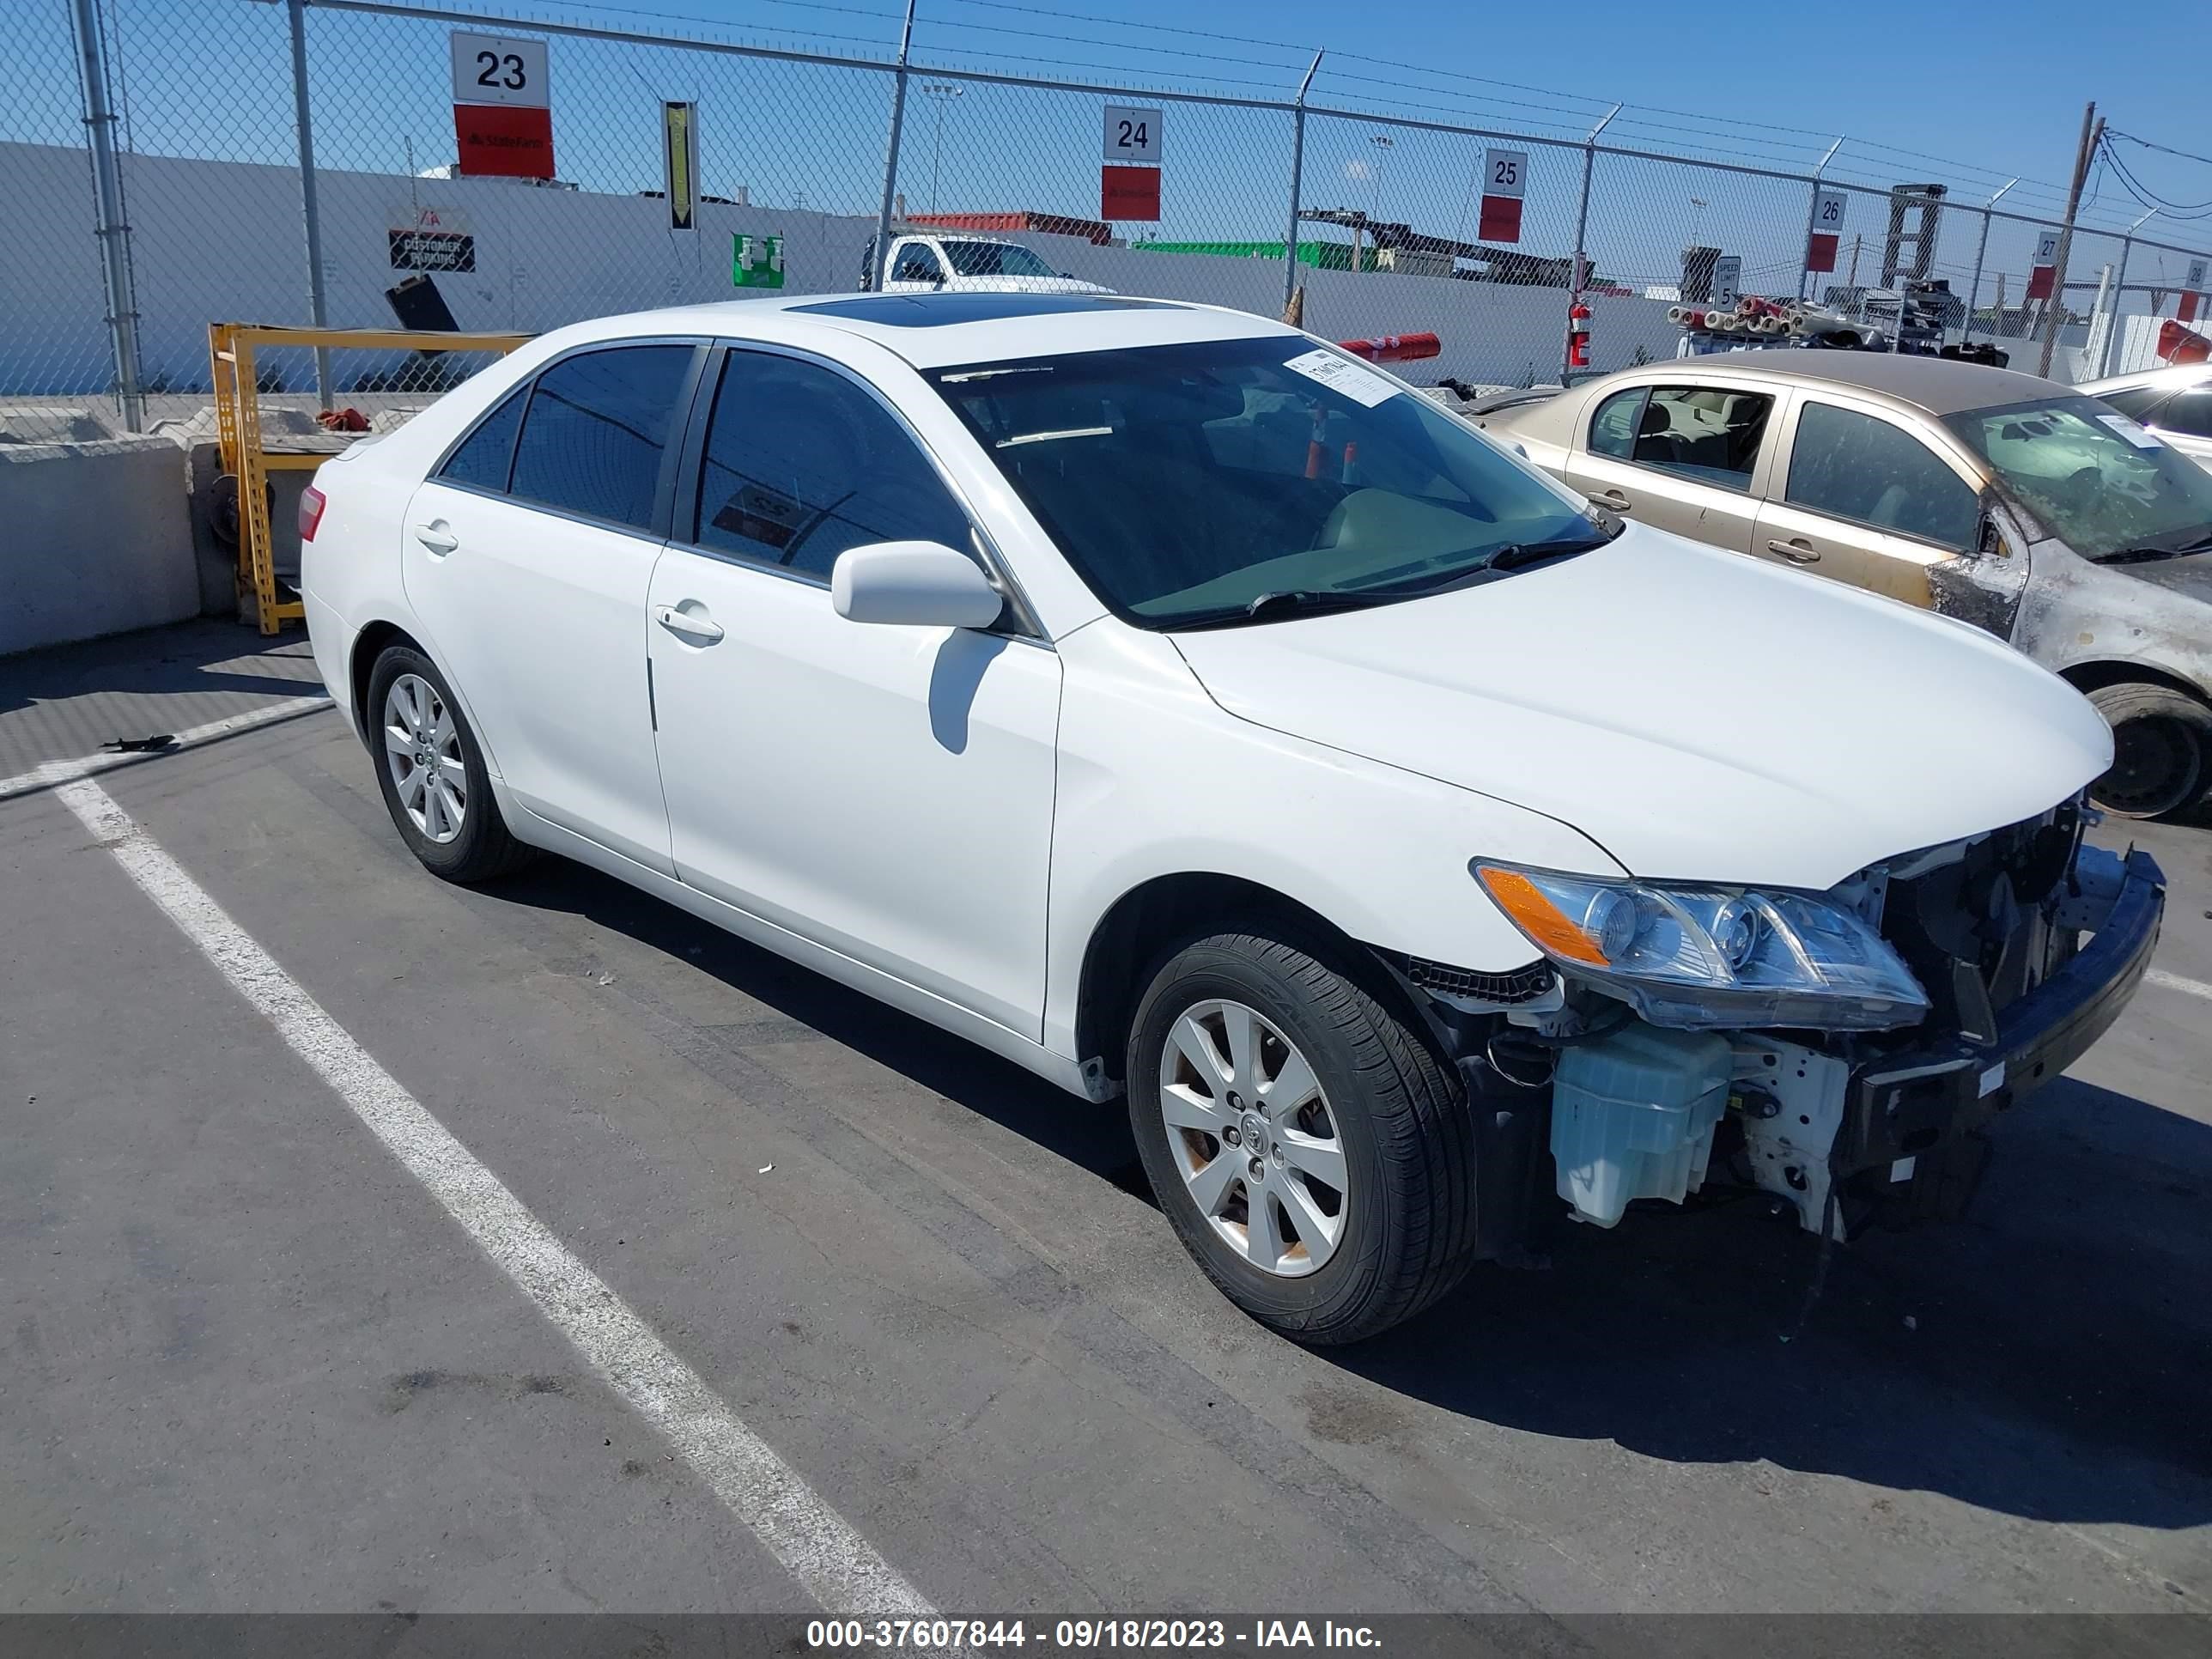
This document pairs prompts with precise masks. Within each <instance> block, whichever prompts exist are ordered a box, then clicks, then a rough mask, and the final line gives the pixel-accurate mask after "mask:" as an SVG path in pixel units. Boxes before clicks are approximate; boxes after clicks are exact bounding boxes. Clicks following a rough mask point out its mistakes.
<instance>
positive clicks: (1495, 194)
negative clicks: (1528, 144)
mask: <svg viewBox="0 0 2212 1659" xmlns="http://www.w3.org/2000/svg"><path fill="white" fill-rule="evenodd" d="M1527 194H1528V151H1527V150H1525V149H1486V150H1485V151H1483V153H1482V219H1481V222H1480V223H1479V224H1477V225H1476V227H1475V231H1474V234H1475V236H1476V237H1477V239H1478V240H1482V241H1485V242H1517V241H1519V240H1521V198H1522V197H1524V196H1526V195H1527Z"/></svg>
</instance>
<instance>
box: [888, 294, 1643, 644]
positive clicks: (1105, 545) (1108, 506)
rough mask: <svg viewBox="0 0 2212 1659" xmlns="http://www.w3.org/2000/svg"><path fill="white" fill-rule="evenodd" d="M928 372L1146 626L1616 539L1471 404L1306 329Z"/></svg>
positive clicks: (1426, 584) (1071, 549)
mask: <svg viewBox="0 0 2212 1659" xmlns="http://www.w3.org/2000/svg"><path fill="white" fill-rule="evenodd" d="M932 379H933V383H934V384H935V385H936V386H937V388H938V390H939V392H940V393H941V394H942V395H943V396H944V398H945V400H946V401H947V402H948V403H950V404H951V405H952V407H953V409H954V410H956V411H957V413H958V414H959V416H960V418H961V419H962V421H963V422H965V423H966V425H967V427H968V429H969V431H970V432H971V433H972V434H973V435H975V439H976V441H978V442H979V443H980V444H981V446H982V447H983V449H984V451H985V453H987V454H988V455H989V456H990V457H991V459H993V460H994V462H995V463H996V464H997V465H998V467H999V469H1000V471H1001V472H1002V473H1003V474H1004V475H1005V476H1006V480H1007V482H1008V483H1010V484H1011V485H1012V487H1013V489H1014V490H1015V492H1016V493H1017V494H1018V495H1020V496H1021V498H1022V500H1023V501H1024V504H1026V505H1027V507H1029V509H1030V512H1031V513H1033V514H1035V515H1036V519H1037V520H1038V521H1039V522H1040V523H1041V524H1042V526H1044V528H1045V530H1046V531H1047V532H1048V533H1049V534H1050V535H1051V536H1052V538H1054V541H1055V542H1056V543H1057V544H1059V546H1060V550H1061V552H1062V553H1063V554H1064V555H1065V556H1066V558H1067V560H1068V562H1070V563H1071V564H1072V565H1073V567H1074V568H1075V569H1076V571H1077V573H1078V574H1079V575H1081V576H1082V578H1083V580H1085V582H1086V583H1088V584H1089V586H1090V587H1091V591H1092V592H1094V593H1095V594H1097V596H1098V598H1099V599H1100V600H1101V602H1103V604H1105V605H1109V606H1110V607H1111V608H1112V609H1113V610H1114V611H1115V612H1116V613H1117V614H1118V615H1120V616H1121V617H1125V618H1126V619H1127V620H1128V621H1130V622H1132V623H1135V624H1137V625H1138V626H1140V627H1146V628H1152V629H1172V628H1177V627H1200V626H1218V625H1227V624H1233V623H1242V622H1246V621H1250V622H1262V621H1267V620H1271V619H1273V618H1275V617H1277V616H1278V615H1279V614H1287V613H1288V612H1289V611H1293V610H1297V609H1301V608H1305V607H1306V606H1308V605H1318V606H1325V607H1327V608H1332V609H1333V608H1340V607H1342V606H1347V605H1352V604H1370V603H1377V604H1379V603H1386V602H1390V601H1395V600H1400V599H1413V598H1417V597H1419V595H1420V594H1421V593H1422V592H1432V591H1435V590H1436V589H1437V588H1439V587H1442V586H1449V585H1456V584H1459V583H1462V582H1469V581H1478V580H1488V579H1491V578H1492V577H1500V578H1502V577H1504V576H1506V575H1507V574H1509V573H1510V571H1513V570H1516V569H1520V568H1524V567H1525V566H1526V565H1528V564H1534V563H1541V562H1544V561H1546V560H1547V559H1549V558H1552V557H1557V556H1566V555H1568V554H1570V553H1573V552H1580V551H1586V550H1589V548H1591V547H1594V546H1596V545H1600V544H1602V543H1603V542H1604V540H1605V539H1607V538H1606V536H1605V534H1604V532H1601V530H1600V529H1599V527H1598V526H1597V525H1596V524H1595V523H1594V521H1593V520H1591V519H1590V518H1589V517H1588V516H1586V514H1585V512H1584V508H1583V503H1582V502H1581V501H1579V500H1578V499H1577V497H1575V496H1572V495H1569V494H1567V492H1566V491H1565V490H1564V489H1559V487H1558V486H1556V485H1554V484H1553V483H1550V482H1549V481H1548V480H1547V479H1546V478H1544V477H1542V476H1541V474H1539V473H1538V472H1536V471H1535V470H1534V468H1532V467H1528V466H1525V465H1522V464H1521V463H1519V462H1517V461H1516V460H1515V459H1513V458H1512V457H1511V456H1510V455H1509V454H1507V453H1505V452H1504V450H1502V449H1500V448H1499V447H1497V446H1496V445H1494V444H1492V442H1491V441H1489V440H1487V439H1486V438H1484V437H1482V436H1481V435H1480V434H1478V433H1477V432H1476V431H1475V430H1474V428H1472V427H1470V426H1468V424H1467V423H1466V422H1462V421H1461V420H1459V419H1457V418H1455V416H1450V415H1448V414H1446V413H1444V412H1443V410H1440V409H1438V408H1437V407H1436V406H1435V405H1434V404H1431V402H1430V401H1429V400H1428V399H1426V398H1422V397H1420V396H1419V395H1417V394H1410V393H1406V392H1401V391H1400V390H1399V389H1398V387H1397V385H1396V383H1395V381H1391V380H1388V379H1386V378H1385V377H1384V376H1383V375H1382V374H1378V373H1376V371H1374V370H1371V369H1370V368H1366V367H1365V366H1364V364H1359V363H1356V362H1351V361H1350V360H1347V359H1345V358H1342V357H1340V356H1337V355H1336V354H1334V353H1333V352H1329V351H1326V350H1316V349H1314V348H1313V346H1312V344H1311V343H1310V342H1309V341H1306V340H1304V339H1300V338H1297V337H1288V336H1277V337H1268V338H1260V339H1243V340H1223V341H1210V342H1206V343H1201V344H1191V345H1161V346H1144V347H1137V348H1133V349H1123V350H1115V351H1096V352H1079V353H1074V354H1071V355H1068V356H1055V357H1041V358H1031V359H1026V360H1024V361H1021V362H1006V363H993V364H979V365H974V366H971V367H968V368H951V369H944V370H939V371H938V372H937V373H935V374H933V376H932ZM1509 554H1510V557H1509V556H1508V555H1509ZM1493 561H1496V563H1495V565H1494V566H1493ZM1278 606H1280V607H1282V611H1281V612H1280V613H1279V611H1278V609H1277V607H1278Z"/></svg>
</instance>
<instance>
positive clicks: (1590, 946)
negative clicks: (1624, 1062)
mask: <svg viewBox="0 0 2212 1659" xmlns="http://www.w3.org/2000/svg"><path fill="white" fill-rule="evenodd" d="M1468 867H1469V868H1470V869H1472V870H1473V871H1474V875H1475V878H1476V879H1477V880H1479V881H1480V882H1481V884H1482V885H1483V890H1485V891H1486V892H1487V893H1488V894H1489V895H1490V896H1491V897H1492V898H1493V899H1495V900H1496V901H1497V902H1498V908H1500V909H1502V910H1504V912H1505V914H1506V915H1507V916H1509V917H1510V918H1511V920H1512V921H1513V924H1514V926H1515V927H1518V928H1519V929H1520V930H1521V931H1522V933H1526V934H1527V935H1528V939H1529V941H1530V943H1532V944H1534V945H1535V946H1536V947H1537V949H1539V950H1541V951H1543V952H1544V954H1545V955H1546V956H1547V957H1551V958H1552V960H1553V962H1554V963H1557V964H1558V965H1559V968H1560V969H1561V970H1562V971H1563V972H1564V973H1565V975H1567V976H1568V977H1569V978H1570V979H1575V980H1579V981H1582V982H1583V983H1584V984H1587V985H1589V986H1590V987H1592V988H1593V989H1595V990H1599V991H1602V992H1604V993H1605V994H1607V995H1608V996H1613V997H1618V998H1620V1000H1622V1001H1624V1002H1626V1003H1627V1004H1629V1005H1630V1006H1632V1007H1633V1008H1634V1009H1635V1010H1636V1012H1638V1013H1639V1014H1641V1015H1643V1017H1644V1018H1645V1019H1648V1020H1650V1022H1651V1023H1652V1024H1654V1025H1671V1026H1674V1027H1676V1028H1678V1029H1681V1030H1706V1029H1709V1028H1711V1027H1715V1026H1753V1027H1759V1026H1777V1025H1778V1026H1803V1027H1807V1028H1809V1029H1813V1030H1887V1028H1889V1027H1892V1026H1898V1025H1911V1024H1916V1023H1917V1022H1918V1021H1919V1019H1920V1018H1922V1017H1923V1015H1925V1014H1926V1013H1927V1012H1928V994H1927V993H1926V992H1924V991H1923V990H1922V989H1921V988H1920V983H1919V981H1917V980H1916V979H1914V978H1913V977H1912V973H1911V969H1908V968H1906V967H1905V963H1903V962H1902V961H1901V960H1900V959H1899V957H1898V954H1897V952H1896V951H1893V950H1892V949H1891V948H1890V946H1889V945H1888V943H1887V941H1886V940H1885V939H1882V937H1881V935H1880V934H1879V933H1875V930H1874V929H1873V928H1871V927H1868V926H1867V925H1866V923H1865V922H1863V921H1860V920H1859V918H1858V917H1857V916H1856V915H1852V914H1851V912H1850V911H1849V910H1846V909H1844V908H1843V907H1842V906H1840V905H1838V904H1836V903H1834V902H1832V901H1830V900H1828V899H1825V898H1820V897H1817V896H1813V895H1810V894H1805V893H1784V892H1773V893H1768V892H1759V891H1755V890H1747V889H1745V888H1740V887H1677V886H1674V885H1671V884H1664V883H1658V882H1640V881H1601V880H1595V879H1593V878H1590V877H1588V876H1565V875H1555V874H1553V873H1552V872H1549V871H1546V870H1516V869H1514V868H1512V867H1511V866H1506V865H1498V864H1485V863H1482V862H1480V860H1477V861H1476V862H1474V864H1472V865H1470V866H1468Z"/></svg>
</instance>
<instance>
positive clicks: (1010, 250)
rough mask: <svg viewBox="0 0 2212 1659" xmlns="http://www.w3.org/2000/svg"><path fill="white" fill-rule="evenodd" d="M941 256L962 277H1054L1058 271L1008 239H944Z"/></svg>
mask: <svg viewBox="0 0 2212 1659" xmlns="http://www.w3.org/2000/svg"><path fill="white" fill-rule="evenodd" d="M945 258H948V259H950V260H951V261H952V268H953V270H957V271H958V272H959V273H960V274H961V275H962V276H1058V275H1059V274H1060V273H1059V272H1058V271H1056V270H1054V269H1053V268H1052V267H1051V266H1050V265H1048V264H1045V262H1044V261H1043V260H1042V259H1040V258H1037V257H1036V254H1034V253H1032V252H1030V251H1029V250H1028V249H1027V248H1025V247H1022V246H1018V245H1017V244H1015V243H1012V242H967V241H948V242H946V243H945Z"/></svg>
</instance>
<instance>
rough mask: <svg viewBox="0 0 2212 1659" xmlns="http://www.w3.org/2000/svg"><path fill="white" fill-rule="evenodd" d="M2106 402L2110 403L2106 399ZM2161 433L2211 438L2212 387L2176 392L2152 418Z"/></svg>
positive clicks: (2199, 387) (2192, 388)
mask: <svg viewBox="0 0 2212 1659" xmlns="http://www.w3.org/2000/svg"><path fill="white" fill-rule="evenodd" d="M2105 401H2106V402H2107V403H2110V402H2111V401H2112V399H2111V398H2106V400H2105ZM2154 419H2155V420H2156V422H2157V423H2158V429H2159V430H2160V431H2161V432H2178V433H2179V434H2180V435H2182V436H2183V437H2185V438H2212V386H2191V388H2190V389H2189V390H2188V391H2186V392H2175V393H2174V394H2173V397H2172V399H2171V400H2170V401H2169V402H2167V403H2166V404H2165V406H2164V407H2162V408H2161V409H2160V410H2159V411H2158V414H2157V415H2156V416H2154Z"/></svg>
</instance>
